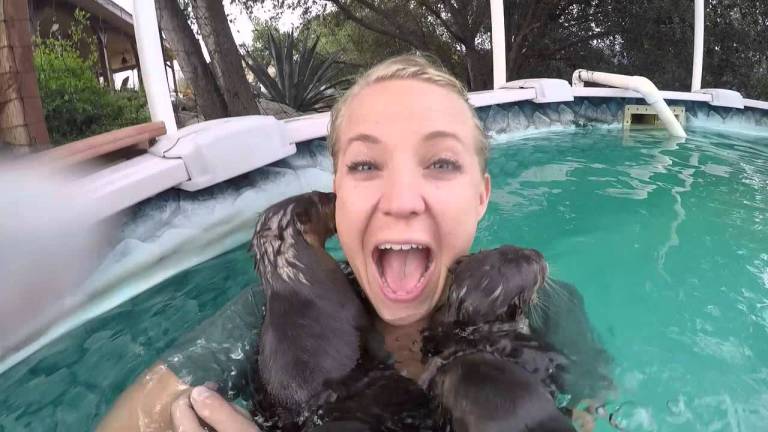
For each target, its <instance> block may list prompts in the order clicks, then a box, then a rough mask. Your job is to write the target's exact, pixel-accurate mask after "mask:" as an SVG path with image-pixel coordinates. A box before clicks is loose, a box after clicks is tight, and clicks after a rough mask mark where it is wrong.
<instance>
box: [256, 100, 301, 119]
mask: <svg viewBox="0 0 768 432" xmlns="http://www.w3.org/2000/svg"><path fill="white" fill-rule="evenodd" d="M256 103H257V104H258V105H259V108H261V113H262V115H268V116H272V117H274V118H276V119H278V120H282V119H285V118H290V117H298V116H300V115H301V114H302V113H300V112H299V111H296V110H295V109H293V108H291V107H289V106H287V105H283V104H281V103H278V102H274V101H271V100H267V99H264V98H262V99H259V100H258V101H257V102H256Z"/></svg>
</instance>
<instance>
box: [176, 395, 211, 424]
mask: <svg viewBox="0 0 768 432" xmlns="http://www.w3.org/2000/svg"><path fill="white" fill-rule="evenodd" d="M189 394H190V392H189V391H185V392H184V393H182V394H181V395H180V396H179V397H178V398H176V400H174V401H173V403H172V404H171V422H172V423H173V431H174V432H205V430H204V429H203V427H202V426H200V422H199V421H197V415H196V414H195V410H194V409H193V408H192V402H191V401H190V400H189Z"/></svg>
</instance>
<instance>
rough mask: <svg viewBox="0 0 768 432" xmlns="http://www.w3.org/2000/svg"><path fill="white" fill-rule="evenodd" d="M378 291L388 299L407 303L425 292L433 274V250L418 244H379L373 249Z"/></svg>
mask: <svg viewBox="0 0 768 432" xmlns="http://www.w3.org/2000/svg"><path fill="white" fill-rule="evenodd" d="M372 258H373V262H374V263H375V264H376V269H377V270H378V272H377V273H378V275H379V282H380V286H381V291H382V293H383V294H384V297H386V298H387V299H389V300H392V301H399V302H407V301H411V300H413V299H415V298H417V297H418V296H419V295H421V293H422V292H423V291H424V288H425V287H426V285H427V281H428V280H429V276H430V274H431V272H432V268H433V267H434V266H433V259H432V250H431V249H430V248H429V246H426V245H423V244H419V243H381V244H379V245H378V246H376V247H375V248H373V256H372Z"/></svg>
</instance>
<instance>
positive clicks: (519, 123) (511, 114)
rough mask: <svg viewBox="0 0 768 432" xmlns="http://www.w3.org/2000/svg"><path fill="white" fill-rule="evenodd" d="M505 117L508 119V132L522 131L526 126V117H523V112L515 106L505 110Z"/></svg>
mask: <svg viewBox="0 0 768 432" xmlns="http://www.w3.org/2000/svg"><path fill="white" fill-rule="evenodd" d="M507 118H508V120H509V128H508V130H509V131H510V132H516V131H522V130H525V129H527V128H528V119H527V118H525V114H523V111H522V110H521V109H520V108H519V107H517V106H513V107H511V108H509V109H508V110H507Z"/></svg>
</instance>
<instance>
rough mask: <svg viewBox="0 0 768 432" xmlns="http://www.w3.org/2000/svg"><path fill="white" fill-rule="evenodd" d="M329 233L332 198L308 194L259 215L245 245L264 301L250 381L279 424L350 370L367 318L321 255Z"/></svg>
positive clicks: (296, 418)
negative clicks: (263, 393)
mask: <svg viewBox="0 0 768 432" xmlns="http://www.w3.org/2000/svg"><path fill="white" fill-rule="evenodd" d="M335 233H336V226H335V195H334V194H332V193H322V192H310V193H305V194H302V195H298V196H295V197H292V198H288V199H286V200H283V201H281V202H279V203H277V204H274V205H272V206H271V207H269V208H268V209H267V210H265V211H264V212H263V213H262V215H261V217H260V218H259V220H258V222H257V225H256V230H255V233H254V235H253V238H252V240H251V251H252V252H253V253H254V256H255V258H254V261H255V267H256V270H257V272H258V274H259V276H260V277H261V280H262V290H263V292H264V294H265V296H266V312H265V316H264V322H263V324H262V328H261V336H260V344H259V358H258V376H257V377H255V378H257V379H260V384H262V385H263V386H264V388H265V390H266V392H267V398H268V399H269V403H270V404H272V405H273V406H274V407H275V408H276V409H277V411H278V416H279V417H280V419H281V422H282V423H289V422H291V421H300V418H301V417H302V416H303V415H305V413H306V412H307V410H308V409H310V408H311V407H309V406H308V405H309V403H310V401H311V400H313V398H314V397H315V396H316V395H317V394H318V393H319V392H320V391H321V390H322V389H323V386H324V385H325V384H326V383H327V382H329V381H333V380H338V379H340V378H342V377H343V376H344V375H346V374H347V373H348V372H349V371H351V370H352V369H353V367H354V366H355V364H356V363H357V362H358V359H359V357H360V341H361V334H362V332H364V331H365V329H367V328H369V327H370V322H369V314H368V313H367V311H366V309H365V308H364V306H363V302H362V300H361V298H360V297H359V296H358V295H357V293H356V292H355V291H354V290H353V288H352V286H351V285H350V283H349V282H348V279H347V277H346V276H345V274H344V272H343V271H342V270H341V269H340V267H339V265H338V264H337V263H336V261H335V260H334V259H333V257H331V256H330V255H329V254H328V253H327V252H326V251H325V242H326V240H327V239H328V238H329V237H331V236H332V235H334V234H335Z"/></svg>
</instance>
